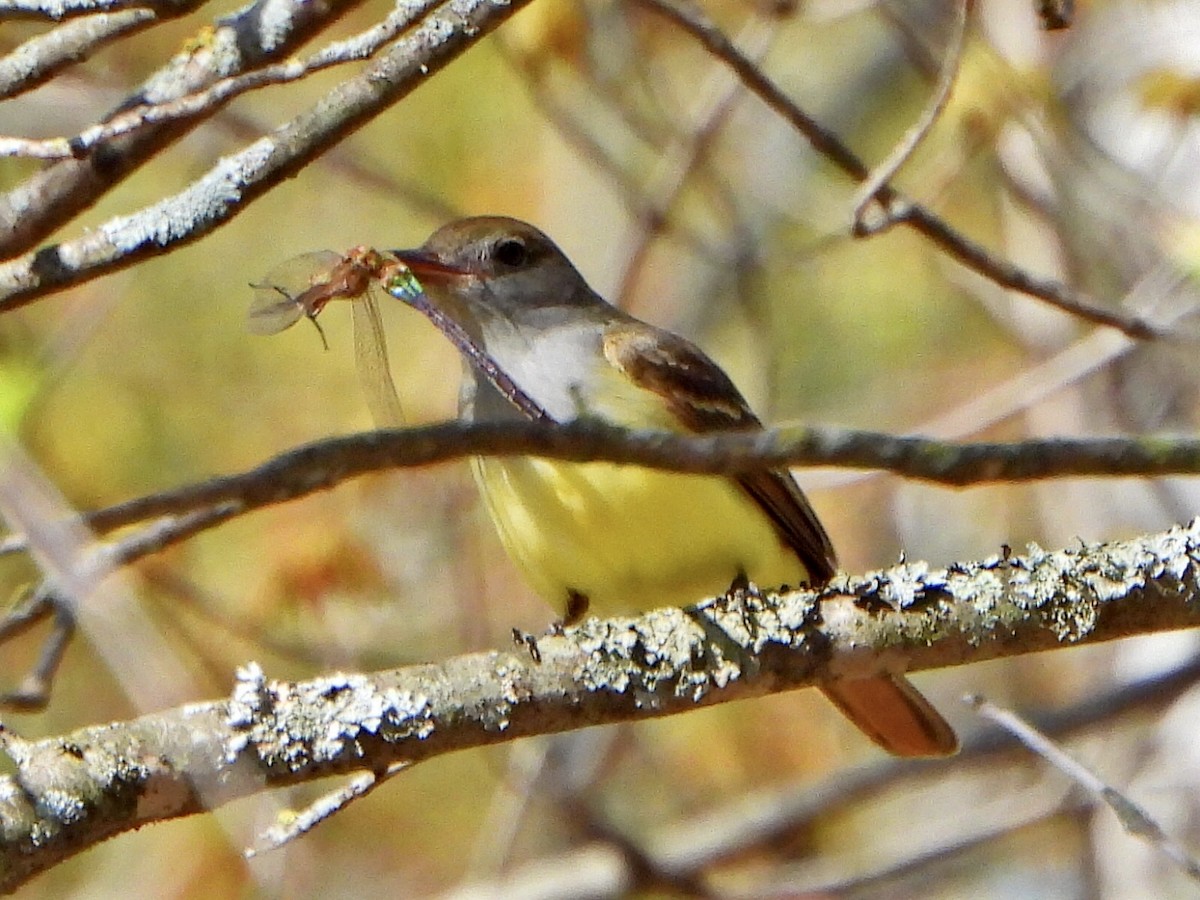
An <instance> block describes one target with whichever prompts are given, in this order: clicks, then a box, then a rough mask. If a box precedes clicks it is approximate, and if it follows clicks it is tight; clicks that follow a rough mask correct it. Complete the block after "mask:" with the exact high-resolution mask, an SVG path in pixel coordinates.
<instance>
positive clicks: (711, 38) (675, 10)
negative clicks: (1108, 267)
mask: <svg viewBox="0 0 1200 900" xmlns="http://www.w3.org/2000/svg"><path fill="white" fill-rule="evenodd" d="M637 2H638V3H640V4H641V5H643V6H645V7H646V8H647V9H649V10H652V11H654V12H656V13H658V14H659V15H661V16H663V17H664V18H666V19H667V20H669V21H671V22H673V23H674V24H676V25H678V26H679V27H680V28H681V29H683V30H684V31H685V32H687V33H688V34H690V35H691V36H692V37H693V38H695V39H696V40H697V41H698V42H699V43H700V44H701V45H703V46H704V48H705V49H706V50H708V52H709V53H711V54H712V55H713V56H715V57H717V58H718V59H720V60H721V61H722V62H724V63H725V64H726V65H728V66H730V67H731V68H732V69H733V70H734V71H735V72H737V74H738V77H740V78H741V79H742V81H743V82H744V83H745V84H746V86H747V87H748V88H749V89H750V90H751V91H752V92H754V94H756V95H757V96H758V97H759V99H761V100H762V101H763V102H764V103H766V104H767V106H769V107H770V108H771V109H773V110H774V111H775V112H776V113H777V114H778V115H780V116H781V117H782V118H783V119H784V120H785V121H786V122H788V123H789V124H790V125H791V126H792V127H794V128H795V129H797V130H798V131H799V132H800V133H801V134H803V135H804V136H805V137H806V138H808V140H809V143H811V144H812V146H813V148H814V149H815V150H816V151H817V152H818V153H820V154H821V155H822V156H825V157H826V158H828V159H829V160H830V161H831V162H832V163H834V165H836V166H837V167H838V168H840V169H841V170H842V171H843V172H845V173H846V174H847V175H849V176H850V177H851V178H853V179H854V180H855V181H859V182H862V181H865V180H866V179H867V178H868V177H869V176H870V171H869V170H868V168H867V166H866V164H865V163H864V162H863V161H862V160H861V159H859V158H858V156H857V155H855V153H854V152H853V151H852V150H850V148H849V147H847V146H846V145H845V144H844V143H842V141H841V139H840V138H839V137H838V136H837V135H836V134H834V133H833V132H832V131H831V130H829V129H828V128H826V127H825V126H823V125H821V124H820V123H819V122H817V121H816V120H815V119H813V118H812V117H811V116H809V115H808V114H807V113H806V112H804V111H803V110H802V109H800V107H798V106H797V105H796V104H795V103H793V102H792V100H791V99H790V98H789V97H788V96H787V95H786V94H785V93H784V92H783V91H782V90H781V89H780V88H779V87H778V86H777V85H776V84H775V83H774V82H773V81H771V80H770V79H769V78H767V76H766V75H765V74H764V73H763V71H762V70H761V69H760V68H759V67H758V66H756V65H755V64H754V62H753V61H752V60H750V59H748V58H747V57H746V56H745V55H744V54H743V53H741V52H740V51H739V50H738V49H737V47H736V46H734V44H733V43H732V42H731V41H730V40H729V38H728V37H727V36H726V35H725V33H724V32H722V31H721V30H720V29H719V28H718V27H717V26H716V25H714V24H713V23H712V22H711V21H709V20H708V18H707V17H705V16H704V15H703V13H702V12H701V11H700V10H699V9H698V8H697V7H694V6H690V5H689V6H686V7H685V6H682V5H680V4H678V3H676V2H674V0H637ZM876 197H877V198H878V200H879V202H880V203H881V204H882V205H883V206H884V207H885V209H886V210H887V211H888V215H889V219H888V221H889V222H890V223H898V224H904V225H908V226H910V227H911V228H913V229H915V230H916V231H918V232H920V233H921V234H923V235H925V236H926V237H927V238H929V239H930V240H931V241H933V242H934V243H935V244H937V245H938V246H939V247H941V248H942V249H943V250H945V251H946V252H947V253H949V254H950V255H951V256H953V257H954V258H955V259H957V260H958V261H959V262H960V263H962V264H963V265H965V266H967V267H968V268H971V269H974V270H975V271H977V272H979V273H980V274H982V275H984V276H986V277H988V278H990V279H991V280H992V281H995V282H996V283H997V284H1000V285H1002V286H1004V287H1007V288H1011V289H1012V290H1016V291H1020V292H1021V293H1023V294H1028V295H1029V296H1031V297H1036V298H1038V299H1039V300H1043V301H1045V302H1046V303H1049V304H1050V305H1052V306H1055V307H1057V308H1058V309H1061V310H1063V311H1064V312H1068V313H1070V314H1071V315H1074V316H1077V317H1079V318H1081V319H1084V320H1085V321H1089V322H1093V323H1095V324H1097V325H1104V326H1107V327H1109V328H1116V329H1118V330H1120V331H1123V332H1125V333H1126V334H1128V335H1129V336H1130V337H1134V338H1154V337H1161V336H1163V332H1162V331H1161V330H1160V328H1158V327H1157V326H1156V325H1154V324H1153V323H1151V322H1148V321H1146V320H1145V319H1143V318H1141V317H1140V316H1131V315H1127V314H1125V313H1122V312H1118V311H1116V310H1112V309H1106V308H1105V307H1102V306H1099V305H1097V304H1096V303H1095V302H1094V301H1093V300H1091V299H1090V298H1088V297H1086V296H1084V295H1082V294H1080V293H1078V292H1076V291H1073V290H1071V289H1070V288H1069V287H1067V286H1066V285H1064V284H1063V283H1062V282H1060V281H1058V280H1056V279H1053V278H1045V277H1042V276H1037V275H1033V274H1031V273H1029V272H1026V271H1025V270H1024V269H1022V268H1020V267H1019V266H1017V265H1015V264H1014V263H1012V262H1010V261H1009V260H1007V259H1004V258H1002V257H1000V256H997V255H995V254H992V253H991V252H990V251H988V250H987V249H985V248H984V247H983V246H982V245H981V244H979V243H977V242H975V241H972V240H971V239H969V238H967V237H966V236H964V235H962V234H960V233H959V232H957V231H955V230H954V229H953V228H951V227H950V225H949V224H947V223H946V222H944V221H942V220H941V219H940V218H938V217H937V216H936V215H935V214H934V213H932V212H930V211H929V210H927V209H925V208H924V207H922V206H921V205H919V204H916V203H913V202H911V201H909V200H907V199H906V198H904V197H903V196H902V195H901V194H900V192H899V191H897V190H896V189H895V188H893V187H891V186H890V185H887V184H885V185H883V186H882V187H880V189H879V190H878V191H877V192H876Z"/></svg>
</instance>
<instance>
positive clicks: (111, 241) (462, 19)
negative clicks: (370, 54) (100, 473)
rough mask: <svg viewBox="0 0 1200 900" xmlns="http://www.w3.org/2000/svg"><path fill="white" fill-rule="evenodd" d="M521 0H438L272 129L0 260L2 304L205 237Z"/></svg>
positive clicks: (3, 308) (8, 306) (0, 308)
mask: <svg viewBox="0 0 1200 900" xmlns="http://www.w3.org/2000/svg"><path fill="white" fill-rule="evenodd" d="M528 2H529V0H512V2H506V0H446V2H444V3H443V4H442V5H441V6H440V7H439V8H438V10H437V11H436V12H435V13H432V14H430V15H429V16H428V17H427V18H425V19H424V20H423V21H422V22H421V24H420V25H419V26H418V27H416V28H414V29H412V30H411V31H409V32H408V33H407V34H406V35H405V36H404V37H402V38H400V39H399V40H398V41H396V42H395V43H394V44H392V45H391V46H390V47H389V48H388V49H387V51H386V52H384V53H383V54H382V55H380V57H379V58H378V59H377V60H376V61H375V62H374V63H372V64H371V65H370V66H368V67H367V68H366V69H365V70H364V71H363V72H362V73H361V74H360V75H358V76H356V77H354V78H351V79H348V80H347V81H344V82H342V84H340V85H339V86H338V87H337V88H335V89H334V90H333V91H331V92H330V93H329V94H327V95H326V96H325V97H324V98H322V99H321V100H320V101H318V102H317V103H316V104H315V105H314V106H313V107H311V108H310V109H309V110H308V111H306V112H304V113H302V114H301V115H299V116H297V117H296V118H294V119H292V120H291V121H290V122H288V123H287V124H285V125H283V126H281V127H280V128H278V129H276V130H275V131H274V132H273V133H272V134H271V135H270V136H268V137H265V138H263V139H262V140H259V141H256V142H254V143H253V144H251V145H250V146H249V147H247V148H246V149H244V150H242V151H241V152H240V153H236V154H234V155H232V156H229V157H226V158H225V159H223V160H221V161H219V162H218V163H217V165H216V166H214V167H213V168H212V169H211V170H210V171H209V172H208V173H207V174H205V175H204V176H202V177H201V178H200V179H199V180H198V181H196V182H195V183H194V184H192V185H191V186H189V187H188V188H186V189H185V190H183V191H182V192H180V193H178V194H176V195H175V196H173V197H168V198H166V199H165V200H162V201H160V202H159V203H156V204H154V205H153V206H151V207H148V208H146V209H144V210H142V211H140V212H138V213H135V214H133V215H130V216H121V217H118V218H115V219H110V220H109V221H108V222H106V223H104V224H103V225H101V226H99V227H98V228H97V229H95V230H94V231H92V232H90V233H88V234H86V235H84V236H82V237H79V238H76V239H74V240H71V241H67V242H64V243H62V244H55V245H52V246H50V247H44V248H42V249H40V250H38V251H36V252H33V253H28V254H25V255H24V256H21V257H19V258H17V259H14V260H13V261H11V262H9V263H6V264H3V265H0V312H7V311H9V310H12V309H16V308H17V307H20V306H23V305H24V304H26V303H29V302H31V301H32V300H34V299H36V298H38V297H41V296H44V295H45V294H48V293H50V292H51V291H55V290H58V289H60V288H63V287H66V286H68V285H71V284H76V283H79V282H81V281H84V280H87V279H89V278H94V277H96V276H98V275H102V274H108V273H110V272H115V271H117V270H119V269H122V268H125V267H127V266H131V265H133V264H134V263H136V262H138V261H140V260H142V259H144V258H146V257H149V256H155V255H159V254H161V253H164V252H166V251H167V250H169V249H174V248H176V247H179V246H182V245H184V244H186V243H190V242H191V241H194V240H197V239H198V238H200V237H203V236H204V235H205V234H207V233H208V232H210V231H212V230H214V229H215V228H217V227H218V226H220V225H221V224H222V223H224V222H226V221H228V220H229V219H232V218H233V217H234V216H236V215H237V214H238V213H240V212H242V211H243V210H244V209H245V208H246V206H247V205H248V204H249V203H250V202H251V201H252V200H254V199H255V198H257V197H258V196H260V195H262V194H264V193H266V191H268V190H269V189H271V188H272V187H274V186H275V185H276V184H278V183H279V182H281V181H283V180H284V179H286V178H289V177H291V176H292V175H294V174H295V173H296V172H297V171H298V170H299V169H300V168H302V167H303V166H305V165H307V164H308V163H309V162H311V161H312V160H314V159H316V158H317V157H318V156H320V155H321V154H322V153H323V152H325V151H326V150H328V149H329V148H330V147H331V146H333V145H334V144H335V143H337V142H338V141H341V140H343V139H344V138H345V137H346V136H347V135H349V134H350V133H352V132H353V131H355V130H356V129H358V128H360V127H361V126H363V125H365V124H366V123H367V122H368V121H370V120H371V119H372V118H374V117H375V116H377V115H378V114H379V113H380V112H382V111H383V110H384V109H386V108H387V107H389V106H391V105H392V104H394V103H396V102H398V101H399V100H401V99H402V98H403V97H405V96H407V95H408V94H409V93H410V92H411V91H413V90H415V89H416V88H417V87H418V86H419V85H421V84H424V83H425V81H426V80H427V79H428V78H429V77H430V76H431V75H432V74H433V73H434V72H436V71H438V70H440V69H441V68H442V67H444V66H445V65H447V64H448V63H450V62H451V61H452V60H453V59H455V58H456V57H457V56H459V55H460V54H461V53H463V52H464V51H466V50H467V49H468V48H470V47H471V46H473V45H474V44H475V43H476V42H478V41H479V40H480V39H482V38H483V37H484V36H486V35H487V34H488V33H489V32H490V31H491V30H493V29H494V28H496V27H497V26H499V25H500V23H501V22H503V21H504V20H505V19H507V18H508V17H509V16H511V15H512V14H513V13H514V12H516V11H517V10H519V9H520V8H522V7H523V6H525V5H526V4H527V3H528ZM151 131H153V129H151ZM140 134H141V133H139V135H140ZM60 165H61V164H60ZM2 215H3V214H2V211H0V217H2Z"/></svg>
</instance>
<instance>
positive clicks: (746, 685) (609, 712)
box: [0, 520, 1200, 891]
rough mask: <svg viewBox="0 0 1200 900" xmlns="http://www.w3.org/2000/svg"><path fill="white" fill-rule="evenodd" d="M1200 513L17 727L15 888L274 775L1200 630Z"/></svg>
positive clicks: (267, 783)
mask: <svg viewBox="0 0 1200 900" xmlns="http://www.w3.org/2000/svg"><path fill="white" fill-rule="evenodd" d="M1198 576H1200V520H1198V521H1196V522H1193V523H1192V524H1191V525H1190V526H1187V527H1179V528H1174V529H1172V530H1170V531H1168V532H1165V533H1161V534H1154V535H1150V536H1147V537H1144V538H1140V539H1137V540H1132V541H1125V542H1118V543H1112V544H1108V545H1101V546H1089V547H1084V548H1081V549H1078V550H1071V551H1061V552H1054V553H1048V552H1045V551H1042V550H1038V549H1036V548H1035V549H1034V550H1033V551H1032V552H1031V553H1030V554H1029V555H1028V556H1025V557H1014V558H1011V559H1007V560H1003V559H999V558H993V559H989V560H985V561H982V562H977V563H970V564H961V565H956V566H954V567H952V568H950V569H948V570H931V569H929V568H928V567H927V566H925V565H923V564H906V565H901V566H897V567H895V568H893V569H890V570H887V571H881V572H874V573H868V574H867V575H865V576H861V577H846V576H843V577H840V578H839V579H837V580H836V581H835V582H834V583H833V584H832V585H831V586H830V587H829V588H828V589H827V590H826V591H825V592H823V593H822V594H821V595H819V596H818V595H814V594H811V593H808V592H792V593H787V594H784V595H781V596H779V597H777V598H776V597H771V598H769V599H764V598H763V597H761V596H760V595H758V594H756V593H749V594H739V595H737V596H734V597H729V598H722V599H720V600H717V601H715V602H710V603H709V604H707V605H705V606H703V607H701V608H698V609H695V610H692V611H690V612H688V613H684V612H683V611H681V610H676V609H667V610H660V611H658V612H654V613H649V614H647V615H645V616H642V617H640V618H636V619H612V620H597V619H590V620H588V621H587V622H585V623H584V624H583V625H582V626H580V627H579V628H577V629H571V630H569V631H567V632H566V633H565V634H564V635H560V636H554V637H547V638H543V639H541V640H540V641H539V642H538V649H539V653H538V659H539V661H538V662H535V661H534V659H533V658H532V656H531V655H530V654H528V653H525V652H520V651H508V652H501V651H493V652H490V653H480V654H471V655H467V656H460V657H455V658H452V659H448V660H445V661H443V662H441V663H433V664H428V665H421V666H410V667H406V668H402V669H396V670H392V671H387V672H380V673H376V674H373V675H357V674H356V675H346V674H334V675H330V676H326V677H324V678H318V679H314V680H311V681H305V682H298V683H288V682H277V681H268V680H267V679H266V678H265V677H264V676H263V675H262V672H261V671H260V670H258V668H257V667H256V666H251V667H248V668H247V669H246V670H244V671H242V672H241V673H240V675H239V680H238V684H237V686H236V688H235V690H234V692H233V695H232V697H231V698H230V699H228V700H223V701H213V702H207V703H195V704H190V705H188V706H185V707H181V708H179V709H175V710H170V711H167V712H162V713H156V714H152V715H148V716H143V717H141V718H138V719H135V720H132V721H129V722H123V723H111V724H106V725H100V726H92V727H88V728H83V729H80V730H78V731H76V732H74V733H72V734H69V735H64V736H61V737H53V738H45V739H42V740H39V741H24V740H21V739H19V738H17V737H16V736H15V735H11V734H10V735H9V738H8V751H9V754H10V755H11V756H12V758H13V761H14V762H15V763H16V766H17V774H15V775H13V776H8V777H6V778H3V779H0V834H3V838H2V840H0V889H5V890H9V891H11V890H13V889H15V888H16V887H17V886H19V885H20V884H22V883H24V882H25V881H26V880H28V879H29V878H30V877H31V876H32V875H34V874H36V873H37V872H40V871H44V870H45V869H46V868H48V867H50V866H52V865H54V864H55V863H57V862H58V861H60V860H62V859H65V858H67V857H68V856H71V855H73V854H74V853H77V852H79V851H80V850H83V849H85V848H86V847H88V846H91V845H92V844H95V843H97V842H99V841H101V840H103V839H105V838H108V837H111V836H113V835H116V834H119V833H121V832H123V831H128V830H130V829H133V828H136V827H140V826H142V825H145V824H147V823H149V822H154V821H161V820H165V819H171V818H176V817H179V816H184V815H190V814H193V813H197V812H201V811H204V810H209V809H214V808H216V807H218V806H220V805H222V804H224V803H227V802H229V801H231V800H233V799H235V798H238V797H244V796H247V795H250V794H253V793H256V792H258V791H261V790H263V789H265V788H269V787H277V786H282V785H292V784H297V783H301V782H306V781H311V780H314V779H316V778H321V777H325V776H328V775H337V774H350V773H355V772H360V771H364V770H365V771H370V772H376V773H381V772H384V771H386V770H387V769H388V768H389V767H391V766H393V765H395V764H397V763H409V764H411V763H416V762H420V761H423V760H426V759H432V758H434V757H437V756H440V755H443V754H445V753H450V752H453V751H456V750H463V749H467V748H473V747H481V746H487V745H491V744H497V743H505V742H508V741H512V740H515V739H517V738H520V737H527V736H531V735H536V734H549V733H556V732H561V731H566V730H570V729H574V728H580V727H585V726H589V725H597V724H603V723H610V722H620V721H630V720H639V719H645V718H651V717H658V716H665V715H673V714H676V713H680V712H685V711H688V710H692V709H696V708H698V707H702V706H709V705H712V704H716V703H725V702H729V701H733V700H740V699H747V698H750V697H758V696H763V695H767V694H772V693H777V692H781V691H785V690H792V689H794V688H800V687H806V686H811V685H815V684H819V683H821V682H823V681H826V680H829V679H831V678H839V677H863V676H867V675H870V674H874V673H878V672H881V671H884V670H887V671H900V670H909V671H911V670H920V669H928V668H933V667H938V666H948V665H961V664H965V663H969V662H980V661H983V660H988V659H995V658H999V657H1007V656H1016V655H1020V654H1024V653H1033V652H1038V651H1042V650H1050V649H1055V648H1058V647H1062V646H1065V645H1071V646H1075V645H1082V644H1090V643H1096V642H1100V641H1106V640H1111V639H1114V638H1119V637H1126V636H1130V635H1135V634H1148V633H1152V632H1158V631H1167V630H1173V629H1178V628H1187V627H1195V626H1197V625H1200V604H1198V603H1197V599H1198V598H1200V577H1198Z"/></svg>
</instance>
